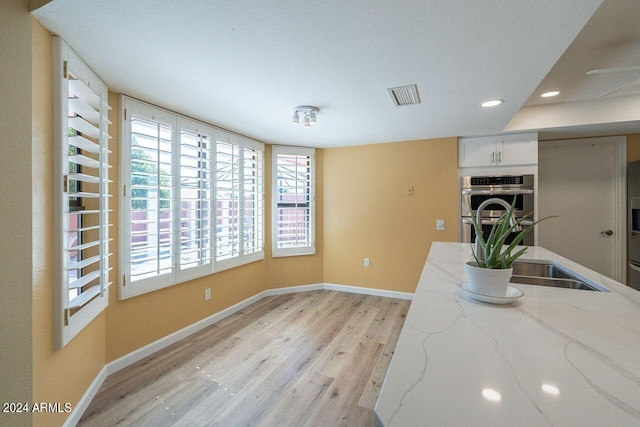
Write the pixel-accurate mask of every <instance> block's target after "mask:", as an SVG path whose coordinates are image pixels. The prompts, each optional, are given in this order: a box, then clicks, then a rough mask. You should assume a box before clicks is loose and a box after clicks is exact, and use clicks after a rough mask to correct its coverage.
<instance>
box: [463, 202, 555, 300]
mask: <svg viewBox="0 0 640 427" xmlns="http://www.w3.org/2000/svg"><path fill="white" fill-rule="evenodd" d="M496 202H498V203H501V204H502V203H504V205H505V206H508V205H507V204H506V203H505V202H504V201H502V200H501V199H489V200H487V201H486V202H485V203H487V204H490V203H496ZM515 203H516V199H515V198H514V200H513V203H511V205H510V206H509V208H508V209H507V211H506V212H505V213H504V214H503V215H502V216H501V217H500V218H499V219H498V220H497V221H496V222H495V224H493V226H492V227H491V232H490V233H489V236H488V237H486V238H485V237H484V236H483V232H482V227H481V226H480V225H479V224H478V218H477V214H476V215H474V214H473V212H472V213H471V222H472V224H473V228H474V230H475V233H476V244H475V246H473V258H474V260H475V261H471V262H468V263H467V264H466V265H465V270H466V273H467V278H468V279H469V288H470V290H471V291H472V292H475V293H478V294H482V295H488V296H504V295H505V294H506V292H507V287H508V285H509V279H511V276H512V273H513V268H512V264H513V262H514V261H515V260H517V259H518V258H519V257H521V256H522V255H524V254H525V252H526V251H527V248H526V247H524V248H519V247H518V245H519V244H520V243H521V242H522V240H523V239H524V238H525V236H526V235H527V234H528V233H529V232H531V231H533V229H534V227H535V226H536V225H537V224H538V223H540V222H541V221H544V220H545V219H548V218H552V217H551V216H549V217H545V218H542V219H539V220H538V221H535V222H534V223H533V224H532V225H530V226H527V227H523V226H522V222H523V221H525V220H527V219H528V218H530V217H531V214H527V215H525V216H523V217H522V218H519V219H517V220H516V219H515V217H514V215H513V211H514V209H515ZM480 210H481V209H478V211H480ZM518 231H519V233H518V234H517V235H516V237H515V238H514V239H513V240H512V241H511V243H509V244H506V243H505V242H506V240H507V238H508V237H509V236H510V235H511V234H512V233H513V232H518Z"/></svg>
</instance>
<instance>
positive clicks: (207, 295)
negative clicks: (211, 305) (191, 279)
mask: <svg viewBox="0 0 640 427" xmlns="http://www.w3.org/2000/svg"><path fill="white" fill-rule="evenodd" d="M210 299H211V289H210V288H207V289H205V290H204V300H205V301H209V300H210Z"/></svg>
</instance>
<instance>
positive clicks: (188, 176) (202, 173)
mask: <svg viewBox="0 0 640 427" xmlns="http://www.w3.org/2000/svg"><path fill="white" fill-rule="evenodd" d="M212 133H213V132H212V129H211V128H208V127H205V126H202V125H199V124H197V123H191V122H190V121H187V120H183V121H181V130H180V270H181V271H184V270H192V273H193V274H197V273H195V272H194V271H195V270H194V269H196V270H204V271H209V272H210V270H211V267H210V266H211V260H212V242H211V235H212V232H213V227H212V213H213V212H212V209H213V203H212V198H211V195H212V191H213V188H212V187H213V166H214V165H213V159H212V157H213V153H214V151H213V149H212V147H213V138H212ZM191 275H192V274H191V273H190V274H185V273H182V276H183V277H182V278H183V279H185V278H189V277H191Z"/></svg>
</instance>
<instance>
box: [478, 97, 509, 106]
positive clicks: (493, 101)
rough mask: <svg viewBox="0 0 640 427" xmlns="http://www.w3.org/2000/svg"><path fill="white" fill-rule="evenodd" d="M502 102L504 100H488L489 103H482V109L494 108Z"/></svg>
mask: <svg viewBox="0 0 640 427" xmlns="http://www.w3.org/2000/svg"><path fill="white" fill-rule="evenodd" d="M503 102H504V99H490V100H489V101H485V102H483V103H482V106H483V107H495V106H496V105H500V104H502V103H503Z"/></svg>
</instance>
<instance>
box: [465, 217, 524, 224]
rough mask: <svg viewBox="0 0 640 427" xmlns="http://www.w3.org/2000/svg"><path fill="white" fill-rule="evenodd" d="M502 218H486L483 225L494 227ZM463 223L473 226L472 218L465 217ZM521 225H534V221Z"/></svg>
mask: <svg viewBox="0 0 640 427" xmlns="http://www.w3.org/2000/svg"><path fill="white" fill-rule="evenodd" d="M499 219H500V218H484V219H483V220H482V225H493V224H495V223H496V221H498V220H499ZM462 223H463V224H473V221H471V218H470V217H463V218H462ZM520 225H525V226H527V225H533V221H532V220H529V219H525V220H523V221H522V222H520Z"/></svg>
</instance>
